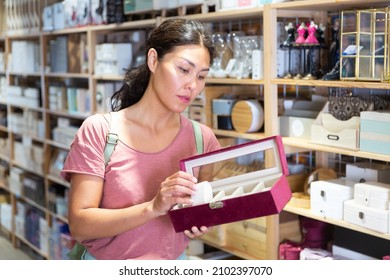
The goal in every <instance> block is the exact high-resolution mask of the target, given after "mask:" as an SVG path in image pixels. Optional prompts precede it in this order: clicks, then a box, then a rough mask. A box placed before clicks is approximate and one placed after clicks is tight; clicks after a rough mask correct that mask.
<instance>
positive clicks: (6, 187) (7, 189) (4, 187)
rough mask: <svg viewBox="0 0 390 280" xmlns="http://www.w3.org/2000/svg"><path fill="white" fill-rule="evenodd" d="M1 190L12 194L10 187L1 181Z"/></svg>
mask: <svg viewBox="0 0 390 280" xmlns="http://www.w3.org/2000/svg"><path fill="white" fill-rule="evenodd" d="M0 189H2V190H6V191H7V192H10V189H9V187H8V186H7V185H6V184H5V182H3V181H0Z"/></svg>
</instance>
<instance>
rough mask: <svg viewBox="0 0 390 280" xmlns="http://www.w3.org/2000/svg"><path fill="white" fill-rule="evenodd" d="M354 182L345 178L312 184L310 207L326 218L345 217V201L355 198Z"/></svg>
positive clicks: (339, 218) (340, 218)
mask: <svg viewBox="0 0 390 280" xmlns="http://www.w3.org/2000/svg"><path fill="white" fill-rule="evenodd" d="M354 184H355V183H354V182H353V181H349V180H346V179H343V178H339V179H333V180H328V181H314V182H312V183H311V184H310V208H311V211H312V212H313V213H315V214H316V215H320V216H323V217H325V218H332V219H338V220H342V219H343V207H344V201H345V200H349V199H352V198H353V188H354Z"/></svg>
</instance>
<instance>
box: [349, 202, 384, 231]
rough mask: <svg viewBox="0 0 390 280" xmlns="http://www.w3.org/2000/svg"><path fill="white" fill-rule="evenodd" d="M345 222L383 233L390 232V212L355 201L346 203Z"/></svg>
mask: <svg viewBox="0 0 390 280" xmlns="http://www.w3.org/2000/svg"><path fill="white" fill-rule="evenodd" d="M344 220H345V221H346V222H349V223H351V224H354V225H358V226H361V227H364V228H368V229H371V230H374V231H378V232H381V233H388V232H389V225H388V223H389V210H380V209H375V208H372V207H367V206H363V205H360V204H358V203H356V201H355V200H354V199H351V200H346V201H345V202H344Z"/></svg>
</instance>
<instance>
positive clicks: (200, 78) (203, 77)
mask: <svg viewBox="0 0 390 280" xmlns="http://www.w3.org/2000/svg"><path fill="white" fill-rule="evenodd" d="M198 79H199V80H201V81H203V80H204V79H206V77H205V76H198Z"/></svg>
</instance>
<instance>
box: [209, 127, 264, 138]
mask: <svg viewBox="0 0 390 280" xmlns="http://www.w3.org/2000/svg"><path fill="white" fill-rule="evenodd" d="M213 132H214V134H215V135H217V136H225V137H234V138H243V139H248V140H259V139H262V138H264V137H265V134H264V133H242V132H237V131H234V130H223V129H213Z"/></svg>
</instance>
